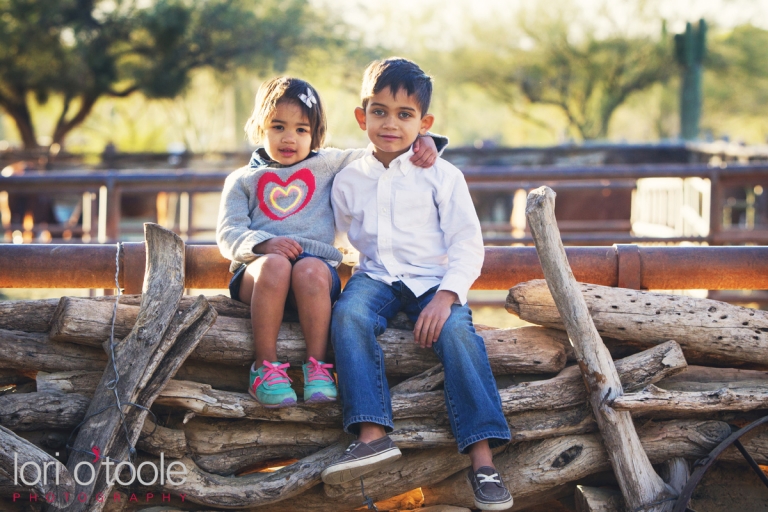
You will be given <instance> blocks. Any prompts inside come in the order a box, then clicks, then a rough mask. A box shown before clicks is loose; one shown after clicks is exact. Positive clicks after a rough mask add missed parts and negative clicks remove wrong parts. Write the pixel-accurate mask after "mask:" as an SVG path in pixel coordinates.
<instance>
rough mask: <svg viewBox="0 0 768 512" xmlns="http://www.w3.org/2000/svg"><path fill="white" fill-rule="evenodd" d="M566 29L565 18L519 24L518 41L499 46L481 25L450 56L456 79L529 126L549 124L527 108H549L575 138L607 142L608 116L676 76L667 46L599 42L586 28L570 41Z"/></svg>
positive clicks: (627, 40) (618, 38)
mask: <svg viewBox="0 0 768 512" xmlns="http://www.w3.org/2000/svg"><path fill="white" fill-rule="evenodd" d="M570 28H571V25H570V24H569V23H568V22H567V21H566V20H563V19H560V20H556V21H550V22H548V23H546V24H539V25H538V26H537V27H526V26H523V27H522V35H521V36H520V37H517V38H515V37H510V38H508V39H507V41H506V42H505V41H503V40H502V41H501V42H500V39H501V38H499V36H498V35H499V33H500V32H499V31H498V30H489V29H488V28H487V27H485V28H483V29H482V30H479V31H478V35H477V37H476V41H475V42H473V43H471V44H468V45H466V46H464V47H461V48H458V49H457V50H456V51H455V52H454V55H453V57H454V58H453V60H454V63H456V64H458V65H460V67H459V68H458V70H457V71H456V72H455V73H456V75H457V76H459V77H460V78H461V79H462V80H463V81H465V82H470V83H474V84H476V85H478V86H479V87H481V88H482V89H483V90H485V91H486V92H487V93H488V94H490V95H491V96H492V97H494V98H495V99H497V100H499V101H501V102H503V103H505V104H507V105H508V106H509V107H510V108H511V109H512V111H513V112H515V113H516V114H517V115H519V116H521V117H523V118H525V119H527V120H528V121H531V122H533V123H536V124H539V125H542V126H548V123H547V122H546V120H544V119H539V118H536V117H534V116H532V115H531V114H530V113H529V110H530V109H528V108H527V105H528V104H530V103H538V104H547V105H553V106H555V107H557V108H559V109H561V110H562V112H563V113H564V114H565V116H566V117H567V119H568V123H569V125H570V127H571V129H572V130H574V131H575V134H576V135H577V136H578V137H580V138H582V139H600V138H605V137H606V136H607V133H608V126H609V123H610V121H611V117H612V115H613V113H614V112H615V111H616V109H617V108H618V107H619V106H621V105H622V104H623V103H624V102H625V101H626V100H627V98H628V97H629V96H630V95H631V94H633V93H635V92H638V91H642V90H644V89H647V88H648V87H650V86H651V85H653V84H655V83H659V82H661V83H664V82H666V81H667V80H668V79H669V78H670V77H671V76H672V74H673V73H674V72H675V70H676V68H675V65H674V61H673V58H672V51H671V48H670V46H671V45H670V44H669V41H668V40H667V39H668V38H667V37H666V34H665V33H664V34H663V37H662V38H661V40H654V39H653V38H651V37H641V36H636V37H626V36H622V35H613V36H608V37H598V36H597V35H596V34H595V31H594V30H589V29H586V30H585V31H584V32H583V33H582V34H580V35H578V36H574V35H573V34H570V33H569V29H570ZM521 42H522V43H521Z"/></svg>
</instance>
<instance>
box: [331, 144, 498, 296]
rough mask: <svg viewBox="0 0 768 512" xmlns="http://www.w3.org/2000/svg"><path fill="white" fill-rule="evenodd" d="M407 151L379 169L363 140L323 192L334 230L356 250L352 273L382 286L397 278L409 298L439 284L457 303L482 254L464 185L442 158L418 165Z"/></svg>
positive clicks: (476, 271) (476, 273)
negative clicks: (359, 151)
mask: <svg viewBox="0 0 768 512" xmlns="http://www.w3.org/2000/svg"><path fill="white" fill-rule="evenodd" d="M411 155H413V151H412V150H410V151H408V152H407V153H405V154H403V155H400V156H399V157H398V158H396V159H395V160H393V161H392V163H391V164H390V166H389V168H385V167H384V166H383V165H382V164H381V162H379V161H378V160H377V159H376V158H375V157H374V156H373V146H372V145H371V146H369V147H368V154H367V155H366V156H365V157H363V158H361V159H359V160H355V161H354V162H352V163H351V164H350V165H348V166H347V167H345V168H344V170H342V171H341V172H340V173H339V174H338V175H337V176H336V178H335V180H334V182H333V189H332V192H331V202H332V204H333V213H334V217H335V219H336V229H337V231H339V232H340V233H347V237H348V238H349V241H350V243H351V244H352V245H353V246H354V247H355V249H357V250H358V251H360V262H359V264H358V265H357V266H356V267H355V269H354V271H353V272H358V271H361V272H365V273H366V274H368V276H370V277H371V278H373V279H376V280H378V281H382V282H385V283H387V284H392V283H394V282H396V281H402V282H403V283H404V284H405V285H406V286H407V287H408V288H409V289H410V290H411V291H412V292H413V293H414V295H416V296H417V297H419V296H420V295H422V294H424V292H426V291H427V290H429V289H430V288H432V287H433V286H436V285H440V287H439V289H440V290H449V291H452V292H454V293H456V295H458V297H459V301H460V302H461V304H464V303H466V302H467V292H468V291H469V287H470V286H471V285H472V283H473V282H474V281H475V279H477V277H478V276H479V275H480V268H481V267H482V265H483V257H484V255H485V251H484V249H483V238H482V234H481V232H480V221H479V220H478V219H477V213H476V212H475V207H474V205H473V204H472V198H471V197H470V195H469V189H468V187H467V184H466V182H465V181H464V175H463V174H462V173H461V171H460V170H459V169H457V168H456V167H454V166H453V165H451V164H450V163H448V162H446V161H445V160H443V159H441V158H438V159H437V162H435V165H433V166H432V167H430V168H429V169H421V168H418V167H416V166H414V165H413V164H412V163H411V162H410V158H411Z"/></svg>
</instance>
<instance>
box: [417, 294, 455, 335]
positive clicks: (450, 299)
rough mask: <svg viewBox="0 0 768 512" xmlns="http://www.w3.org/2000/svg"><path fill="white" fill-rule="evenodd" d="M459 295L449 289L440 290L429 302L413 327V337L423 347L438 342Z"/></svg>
mask: <svg viewBox="0 0 768 512" xmlns="http://www.w3.org/2000/svg"><path fill="white" fill-rule="evenodd" d="M457 298H458V295H456V294H455V293H454V292H451V291H448V290H438V291H437V293H435V296H434V297H432V300H431V301H430V302H429V304H427V307H425V308H424V309H423V310H422V312H421V314H420V315H419V318H418V320H416V325H415V326H414V328H413V339H414V340H415V341H416V343H418V344H419V345H420V346H421V348H430V347H431V346H432V344H433V343H436V342H437V338H438V336H440V331H442V330H443V325H445V322H446V321H447V320H448V317H449V316H451V305H452V304H453V303H454V302H456V299H457Z"/></svg>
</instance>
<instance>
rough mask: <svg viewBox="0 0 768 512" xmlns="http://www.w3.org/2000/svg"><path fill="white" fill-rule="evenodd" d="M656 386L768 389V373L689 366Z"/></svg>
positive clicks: (672, 387)
mask: <svg viewBox="0 0 768 512" xmlns="http://www.w3.org/2000/svg"><path fill="white" fill-rule="evenodd" d="M656 385H657V386H658V387H660V388H662V389H667V390H669V391H715V390H718V389H721V388H748V387H761V386H766V387H768V372H765V371H757V370H737V369H734V368H711V367H707V366H692V365H689V366H688V369H687V370H685V372H683V373H679V374H676V375H672V376H669V377H664V378H663V379H662V380H660V381H659V382H657V383H656ZM625 391H626V389H625Z"/></svg>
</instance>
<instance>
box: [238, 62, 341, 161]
mask: <svg viewBox="0 0 768 512" xmlns="http://www.w3.org/2000/svg"><path fill="white" fill-rule="evenodd" d="M308 91H309V92H308ZM310 92H311V95H310ZM302 95H304V96H312V97H314V98H315V100H316V103H315V102H311V105H312V106H311V107H309V106H307V103H306V101H305V100H303V99H302V98H301V96H302ZM282 102H291V103H293V104H295V105H298V107H299V108H300V109H301V111H302V112H303V113H304V115H305V116H307V119H308V120H309V127H310V133H311V135H312V145H311V146H310V149H311V150H315V149H317V148H319V147H322V145H323V143H324V142H325V131H326V120H325V110H324V109H323V103H322V102H321V101H320V95H319V94H317V91H316V90H315V88H314V87H312V86H311V85H309V82H305V81H304V80H301V79H299V78H290V77H287V76H281V77H277V78H273V79H271V80H268V81H266V82H264V83H263V84H261V86H260V87H259V90H258V92H257V93H256V102H255V105H254V107H253V113H252V114H251V117H250V118H248V122H247V123H245V133H246V135H247V136H248V140H250V141H251V142H252V143H254V144H258V143H259V141H261V140H262V138H263V137H264V127H265V124H266V123H267V121H269V118H270V117H272V115H273V114H274V113H275V108H277V104H278V103H282Z"/></svg>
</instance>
